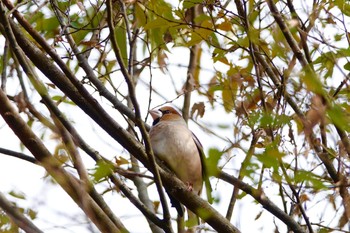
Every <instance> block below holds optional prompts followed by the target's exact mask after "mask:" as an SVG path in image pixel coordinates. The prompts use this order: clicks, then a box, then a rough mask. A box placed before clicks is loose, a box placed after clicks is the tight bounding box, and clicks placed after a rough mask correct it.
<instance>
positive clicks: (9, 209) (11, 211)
mask: <svg viewBox="0 0 350 233" xmlns="http://www.w3.org/2000/svg"><path fill="white" fill-rule="evenodd" d="M0 208H1V209H3V210H4V211H5V212H6V214H7V215H8V216H9V217H10V218H11V220H12V221H13V222H14V223H15V224H16V225H17V226H19V227H20V228H21V229H23V230H24V231H25V232H26V233H43V231H41V230H40V229H39V228H38V227H37V226H35V225H34V224H33V223H32V222H31V221H30V220H29V219H28V218H27V217H25V216H24V215H23V214H22V213H21V212H20V211H19V210H18V208H17V207H16V206H14V205H13V204H12V203H11V202H9V201H8V200H7V199H6V197H5V195H4V194H2V193H1V192H0Z"/></svg>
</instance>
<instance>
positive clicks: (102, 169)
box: [92, 161, 113, 182]
mask: <svg viewBox="0 0 350 233" xmlns="http://www.w3.org/2000/svg"><path fill="white" fill-rule="evenodd" d="M112 173H113V165H112V164H110V163H106V162H103V161H100V162H97V164H96V167H95V168H94V172H93V173H92V176H93V178H94V181H96V182H99V181H101V180H102V179H104V178H105V177H108V176H109V175H111V174H112Z"/></svg>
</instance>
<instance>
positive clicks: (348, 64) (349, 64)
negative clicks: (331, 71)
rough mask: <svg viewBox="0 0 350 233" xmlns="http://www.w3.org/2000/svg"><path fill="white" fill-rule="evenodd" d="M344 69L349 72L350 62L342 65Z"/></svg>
mask: <svg viewBox="0 0 350 233" xmlns="http://www.w3.org/2000/svg"><path fill="white" fill-rule="evenodd" d="M344 69H346V70H350V62H347V63H346V64H345V65H344Z"/></svg>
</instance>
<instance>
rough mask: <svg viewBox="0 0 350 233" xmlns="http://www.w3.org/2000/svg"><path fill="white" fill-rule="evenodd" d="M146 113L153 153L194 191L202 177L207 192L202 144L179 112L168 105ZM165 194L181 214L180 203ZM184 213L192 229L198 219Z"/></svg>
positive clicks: (191, 213)
mask: <svg viewBox="0 0 350 233" xmlns="http://www.w3.org/2000/svg"><path fill="white" fill-rule="evenodd" d="M149 113H150V115H151V116H152V118H153V124H152V127H151V129H150V131H149V136H150V142H151V146H152V150H153V152H154V154H155V155H156V156H157V157H158V158H159V159H160V160H162V161H163V162H164V163H165V164H166V165H167V166H168V167H169V168H170V169H171V170H172V171H173V172H174V173H175V175H176V176H177V177H178V178H179V179H180V180H181V181H183V182H184V183H185V184H186V185H187V187H188V189H189V190H190V191H192V192H194V193H195V194H197V195H201V192H202V188H203V181H204V180H205V181H206V186H207V196H208V193H211V187H210V185H209V184H210V183H209V178H208V177H207V176H206V174H205V173H206V169H205V168H206V167H205V165H204V159H205V155H204V153H203V147H202V145H201V143H200V141H199V140H198V138H197V137H196V136H195V135H194V134H193V133H192V131H191V130H190V129H189V128H188V126H187V123H186V121H185V120H184V119H183V117H182V115H181V113H180V112H179V111H177V110H176V109H175V108H174V107H172V106H163V107H160V108H158V109H152V110H150V111H149ZM208 189H209V191H208ZM169 197H170V200H171V203H172V205H173V206H174V207H175V208H176V209H177V211H178V213H179V215H180V216H181V215H183V210H182V207H181V205H180V203H179V202H178V201H177V200H176V199H175V198H173V197H172V196H171V195H169ZM208 198H209V197H208ZM208 200H209V199H208ZM187 213H188V220H187V223H186V225H187V226H188V228H189V229H192V231H191V230H189V231H188V232H194V230H193V229H195V227H196V226H197V225H199V219H198V217H197V216H196V215H195V214H194V213H193V212H191V211H189V210H188V211H187Z"/></svg>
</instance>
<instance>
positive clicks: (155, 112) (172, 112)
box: [149, 106, 182, 125]
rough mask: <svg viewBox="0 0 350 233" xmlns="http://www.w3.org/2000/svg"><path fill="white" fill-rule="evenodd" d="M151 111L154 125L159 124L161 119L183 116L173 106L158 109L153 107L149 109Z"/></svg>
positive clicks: (173, 118) (176, 118)
mask: <svg viewBox="0 0 350 233" xmlns="http://www.w3.org/2000/svg"><path fill="white" fill-rule="evenodd" d="M149 113H150V114H151V116H152V118H153V124H152V125H155V124H157V123H158V122H159V121H167V120H178V119H181V118H182V116H181V113H180V112H179V111H177V110H176V109H175V108H174V107H171V106H163V107H160V108H158V109H152V110H150V111H149Z"/></svg>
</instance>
